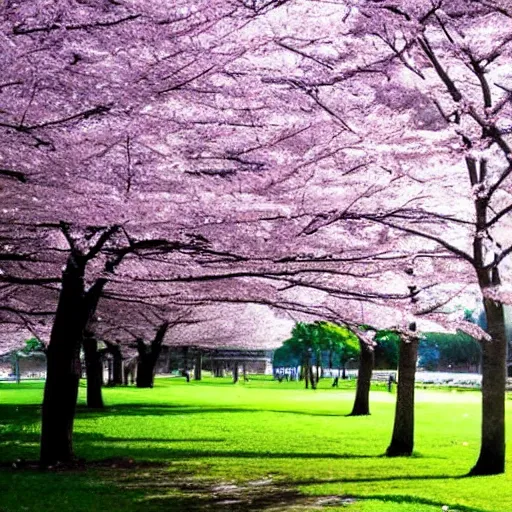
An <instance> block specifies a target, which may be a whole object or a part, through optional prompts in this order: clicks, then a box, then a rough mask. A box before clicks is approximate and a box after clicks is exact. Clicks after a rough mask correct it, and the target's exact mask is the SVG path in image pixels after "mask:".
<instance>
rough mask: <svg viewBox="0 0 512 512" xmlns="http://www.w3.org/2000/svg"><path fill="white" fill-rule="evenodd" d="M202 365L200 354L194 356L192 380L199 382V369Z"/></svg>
mask: <svg viewBox="0 0 512 512" xmlns="http://www.w3.org/2000/svg"><path fill="white" fill-rule="evenodd" d="M202 365H203V356H202V354H201V352H198V353H197V355H196V364H195V366H194V380H201V376H202V375H201V367H202Z"/></svg>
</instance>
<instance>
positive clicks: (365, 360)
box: [350, 339, 374, 416]
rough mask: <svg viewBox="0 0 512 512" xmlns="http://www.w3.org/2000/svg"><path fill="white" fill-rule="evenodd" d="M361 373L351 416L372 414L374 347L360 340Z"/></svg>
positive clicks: (358, 373)
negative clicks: (371, 389)
mask: <svg viewBox="0 0 512 512" xmlns="http://www.w3.org/2000/svg"><path fill="white" fill-rule="evenodd" d="M359 346H360V348H361V352H360V354H359V371H358V372H357V390H356V398H355V400H354V407H353V408H352V412H351V413H350V416H367V415H369V414H370V384H371V380H372V371H373V364H374V350H373V347H371V346H370V345H368V343H365V342H364V341H363V340H361V339H360V340H359Z"/></svg>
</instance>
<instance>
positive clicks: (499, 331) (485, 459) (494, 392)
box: [470, 299, 507, 475]
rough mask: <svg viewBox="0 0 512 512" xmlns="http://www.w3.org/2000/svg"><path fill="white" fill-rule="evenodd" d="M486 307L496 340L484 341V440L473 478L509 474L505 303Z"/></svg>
mask: <svg viewBox="0 0 512 512" xmlns="http://www.w3.org/2000/svg"><path fill="white" fill-rule="evenodd" d="M484 308H485V313H486V316H487V331H488V333H489V334H490V335H491V337H492V340H491V341H483V342H482V441H481V447H480V455H479V457H478V460H477V462H476V464H475V466H474V467H473V468H472V469H471V471H470V475H496V474H499V473H504V472H505V386H506V380H507V379H506V374H507V364H506V361H507V341H506V336H505V317H504V312H503V305H502V304H501V303H498V302H494V301H492V300H490V299H484Z"/></svg>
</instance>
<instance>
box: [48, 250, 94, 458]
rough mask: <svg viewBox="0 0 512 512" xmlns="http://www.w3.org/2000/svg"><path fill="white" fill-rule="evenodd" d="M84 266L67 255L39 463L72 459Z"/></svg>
mask: <svg viewBox="0 0 512 512" xmlns="http://www.w3.org/2000/svg"><path fill="white" fill-rule="evenodd" d="M84 270H85V264H82V263H80V262H77V261H76V260H75V258H74V257H73V256H70V257H69V259H68V262H67V264H66V268H65V270H64V272H63V275H62V289H61V292H60V296H59V303H58V305H57V311H56V314H55V320H54V323H53V327H52V332H51V335H50V343H49V345H48V349H47V352H46V357H47V370H46V382H45V387H44V398H43V406H42V424H41V452H40V463H41V465H42V466H50V465H53V464H56V463H57V462H63V463H68V462H71V461H72V460H73V440H72V436H73V421H74V417H75V409H76V400H77V396H78V383H79V380H80V375H81V367H80V344H81V342H82V333H83V329H84V327H85V323H86V321H87V317H86V314H85V312H84V311H83V309H84V300H83V298H84Z"/></svg>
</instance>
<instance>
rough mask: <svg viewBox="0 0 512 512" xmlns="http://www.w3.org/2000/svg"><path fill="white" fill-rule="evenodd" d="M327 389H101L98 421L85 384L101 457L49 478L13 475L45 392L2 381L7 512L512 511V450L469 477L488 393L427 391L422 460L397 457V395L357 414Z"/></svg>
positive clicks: (93, 441)
mask: <svg viewBox="0 0 512 512" xmlns="http://www.w3.org/2000/svg"><path fill="white" fill-rule="evenodd" d="M329 384H330V382H329V380H325V382H322V383H321V386H320V389H318V390H316V391H312V390H304V389H302V385H301V384H298V383H291V382H290V383H287V382H283V383H281V384H279V383H277V382H272V381H269V380H264V379H261V378H260V379H253V380H251V381H250V382H249V383H239V384H237V385H233V384H231V382H230V380H229V379H208V378H207V379H205V380H203V381H202V382H190V383H189V384H186V383H185V382H184V380H182V379H157V381H156V385H155V388H153V389H148V390H142V389H136V388H134V387H128V388H123V387H121V388H106V389H104V398H105V402H106V404H107V408H106V409H105V410H104V411H99V412H98V411H88V410H87V409H86V408H85V407H84V394H85V387H81V389H80V401H79V408H78V412H77V418H76V423H75V438H74V439H75V451H76V454H77V456H79V457H84V458H85V459H87V460H88V461H101V462H96V463H92V464H90V465H87V466H86V467H85V468H82V469H76V470H73V471H47V472H40V471H38V470H35V469H10V467H8V466H9V465H10V463H12V462H13V461H15V460H16V459H18V458H21V459H25V460H35V459H37V456H38V439H39V428H40V425H39V414H40V402H41V398H42V383H22V384H20V385H16V384H0V462H1V463H3V469H0V512H14V511H29V512H40V511H41V512H42V511H45V512H52V511H59V512H65V511H68V510H69V511H76V512H82V511H83V512H86V511H88V512H90V511H112V512H116V511H123V512H131V511H144V512H154V511H164V510H165V511H183V512H188V511H206V510H233V511H236V510H243V511H258V510H267V511H288V510H289V511H292V510H301V511H309V510H311V511H312V510H325V511H330V512H338V511H339V512H341V511H344V512H393V511H398V510H399V511H401V512H434V511H436V512H440V511H441V510H442V507H443V506H449V510H450V511H454V510H455V511H456V510H458V511H461V512H462V511H466V512H502V511H503V512H510V511H512V476H511V475H512V457H511V456H510V453H509V460H508V464H509V468H510V470H509V473H508V474H506V475H500V476H493V477H478V478H475V477H473V478H465V476H464V475H465V474H466V473H467V472H468V470H469V469H470V468H471V466H472V464H473V463H474V462H475V461H476V458H477V455H478V449H479V430H480V393H479V392H474V391H465V392H452V391H436V390H417V394H416V404H417V405H416V450H415V455H414V456H413V457H410V458H394V459H388V458H386V457H383V456H382V454H383V453H384V451H385V449H386V447H387V445H388V443H389V440H390V437H391V430H392V426H393V413H394V399H395V395H394V394H390V393H388V392H387V391H385V390H384V387H381V388H380V389H379V388H376V389H375V390H373V391H372V395H371V409H372V415H371V416H368V417H359V418H352V417H347V416H346V415H347V414H348V413H349V412H350V410H351V406H352V400H353V397H354V388H353V386H354V385H353V383H351V382H350V383H343V384H342V386H344V387H343V388H340V389H331V388H330V387H329ZM507 415H508V421H509V422H510V421H511V420H512V408H511V407H508V408H507ZM509 424H510V423H509Z"/></svg>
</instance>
